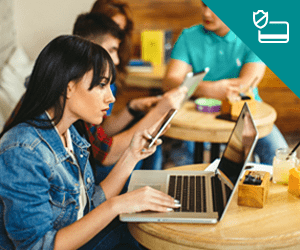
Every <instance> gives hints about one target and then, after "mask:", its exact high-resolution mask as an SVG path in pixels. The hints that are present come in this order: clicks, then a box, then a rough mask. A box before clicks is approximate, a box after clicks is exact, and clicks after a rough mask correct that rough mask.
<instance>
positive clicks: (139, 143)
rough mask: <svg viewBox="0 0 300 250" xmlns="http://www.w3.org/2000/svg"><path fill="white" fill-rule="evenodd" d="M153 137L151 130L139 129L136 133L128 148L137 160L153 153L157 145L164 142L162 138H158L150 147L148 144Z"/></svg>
mask: <svg viewBox="0 0 300 250" xmlns="http://www.w3.org/2000/svg"><path fill="white" fill-rule="evenodd" d="M151 139H152V136H151V133H150V132H149V130H144V131H142V132H140V131H138V132H136V133H135V134H134V136H133V138H132V140H131V143H130V145H129V148H128V150H129V151H130V152H131V155H132V157H133V158H134V159H135V160H136V162H138V161H140V160H142V159H145V158H147V157H148V156H150V155H152V154H153V153H154V152H155V150H156V146H157V145H160V144H161V143H162V140H161V139H158V140H157V141H156V142H155V143H154V145H153V146H152V147H151V148H148V147H147V145H149V141H150V140H151Z"/></svg>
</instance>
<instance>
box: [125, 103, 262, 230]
mask: <svg viewBox="0 0 300 250" xmlns="http://www.w3.org/2000/svg"><path fill="white" fill-rule="evenodd" d="M257 140H258V132H257V128H256V126H255V123H254V121H253V118H252V115H251V113H250V110H249V107H248V105H247V102H245V104H244V106H243V108H242V110H241V113H240V115H239V117H238V119H237V121H236V124H235V126H234V129H233V131H232V133H231V135H230V137H229V140H228V142H227V145H226V148H225V150H224V152H223V154H222V157H221V159H220V162H219V164H218V167H217V168H216V169H215V170H214V171H176V170H174V171H167V170H136V171H133V173H132V176H131V180H130V182H129V186H128V191H133V190H135V189H138V188H141V187H144V186H151V187H153V188H155V189H157V190H161V191H162V192H165V193H168V194H169V195H170V196H172V197H174V198H175V199H177V200H179V201H180V204H181V207H180V208H178V209H175V210H174V211H172V212H168V213H157V212H141V213H128V214H122V215H120V220H121V221H125V222H168V223H172V222H174V223H207V224H208V223H217V222H218V221H220V220H222V218H223V217H224V215H225V213H226V211H227V208H228V206H229V204H230V201H231V199H232V197H233V194H234V191H235V190H236V188H237V186H238V182H239V179H240V178H241V177H242V172H243V171H244V168H245V166H246V163H247V161H248V159H249V157H250V155H251V154H252V152H253V149H254V147H255V145H256V142H257Z"/></svg>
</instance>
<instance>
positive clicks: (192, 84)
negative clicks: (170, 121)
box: [181, 68, 209, 103]
mask: <svg viewBox="0 0 300 250" xmlns="http://www.w3.org/2000/svg"><path fill="white" fill-rule="evenodd" d="M208 71H209V68H205V70H203V71H201V72H199V73H193V72H189V73H187V74H186V77H185V79H184V81H183V82H182V84H181V86H186V87H187V89H188V91H187V93H186V96H185V98H184V99H183V101H182V103H184V102H185V101H187V100H188V99H189V98H190V97H191V96H192V95H193V94H194V92H195V90H196V89H197V87H198V85H199V83H200V82H202V81H203V78H204V77H205V75H206V74H207V73H208Z"/></svg>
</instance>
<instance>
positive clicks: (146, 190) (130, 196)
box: [113, 186, 180, 214]
mask: <svg viewBox="0 0 300 250" xmlns="http://www.w3.org/2000/svg"><path fill="white" fill-rule="evenodd" d="M113 199H114V201H115V203H114V209H117V213H118V214H122V213H134V212H142V211H147V210H150V211H156V212H170V211H172V210H173V209H174V208H178V207H180V204H178V201H176V200H174V198H172V197H171V196H169V195H167V194H165V193H163V192H161V191H158V190H156V189H153V188H151V187H148V186H146V187H143V188H139V189H137V190H134V191H132V192H128V193H126V194H122V195H120V196H116V197H114V198H113Z"/></svg>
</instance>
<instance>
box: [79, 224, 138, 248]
mask: <svg viewBox="0 0 300 250" xmlns="http://www.w3.org/2000/svg"><path fill="white" fill-rule="evenodd" d="M96 249H99V250H100V249H101V250H112V249H114V250H125V249H128V250H141V249H142V248H141V247H140V246H139V244H138V242H137V241H136V240H135V239H134V238H133V237H132V236H131V234H130V232H129V230H128V228H127V223H123V222H120V221H119V219H118V218H116V219H114V220H113V221H112V222H111V223H110V224H109V225H108V226H107V227H106V228H104V229H103V230H101V231H100V233H98V234H97V235H96V236H95V237H94V238H93V239H91V240H90V241H89V242H88V243H86V244H85V245H84V246H82V247H81V248H79V250H96Z"/></svg>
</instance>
